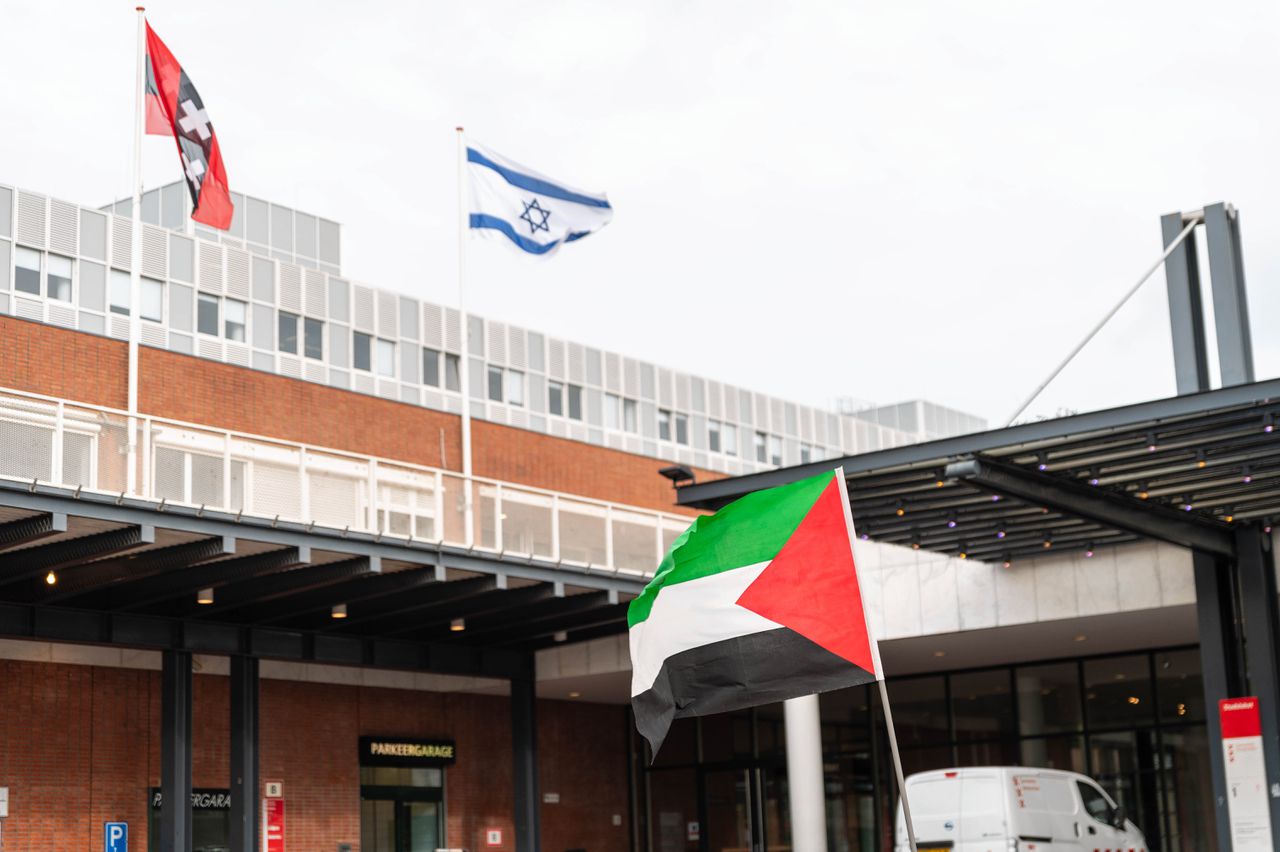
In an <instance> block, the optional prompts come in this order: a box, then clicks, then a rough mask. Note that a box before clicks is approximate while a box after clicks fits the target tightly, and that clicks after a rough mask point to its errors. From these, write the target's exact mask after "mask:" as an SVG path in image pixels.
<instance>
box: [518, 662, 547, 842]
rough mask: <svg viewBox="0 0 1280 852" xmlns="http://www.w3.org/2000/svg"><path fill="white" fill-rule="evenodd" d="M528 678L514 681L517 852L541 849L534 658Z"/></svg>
mask: <svg viewBox="0 0 1280 852" xmlns="http://www.w3.org/2000/svg"><path fill="white" fill-rule="evenodd" d="M529 668H530V674H529V677H528V678H520V679H513V680H512V681H511V747H512V752H513V758H514V762H513V764H512V768H513V770H514V771H513V773H512V778H513V783H512V791H511V792H512V797H513V799H514V800H515V801H514V805H515V835H516V836H515V852H539V849H540V848H541V840H540V831H539V828H538V808H539V805H540V797H539V794H538V719H537V716H536V714H535V704H536V703H537V695H536V694H535V692H534V681H533V674H532V668H533V663H532V661H531V662H530V664H529Z"/></svg>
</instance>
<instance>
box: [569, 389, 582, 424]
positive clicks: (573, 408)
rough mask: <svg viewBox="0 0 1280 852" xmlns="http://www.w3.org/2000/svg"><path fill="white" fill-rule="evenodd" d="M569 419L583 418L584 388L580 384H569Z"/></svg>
mask: <svg viewBox="0 0 1280 852" xmlns="http://www.w3.org/2000/svg"><path fill="white" fill-rule="evenodd" d="M569 419H570V420H581V419H582V388H581V387H579V386H578V385H569Z"/></svg>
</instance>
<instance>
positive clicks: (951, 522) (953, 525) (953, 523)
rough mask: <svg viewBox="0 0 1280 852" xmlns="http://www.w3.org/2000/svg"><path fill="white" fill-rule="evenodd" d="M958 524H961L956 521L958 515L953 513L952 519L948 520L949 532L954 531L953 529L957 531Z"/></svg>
mask: <svg viewBox="0 0 1280 852" xmlns="http://www.w3.org/2000/svg"><path fill="white" fill-rule="evenodd" d="M958 523H960V522H959V521H958V520H956V513H955V512H952V513H951V515H950V517H948V518H947V529H949V530H953V529H955V528H956V524H958Z"/></svg>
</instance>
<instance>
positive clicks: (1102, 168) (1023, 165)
mask: <svg viewBox="0 0 1280 852" xmlns="http://www.w3.org/2000/svg"><path fill="white" fill-rule="evenodd" d="M133 5H134V4H133V3H128V2H104V0H92V2H88V0H86V2H76V3H71V2H56V3H55V2H14V0H9V2H7V3H6V4H5V11H4V17H5V26H4V29H5V32H6V35H5V37H4V38H3V41H2V42H0V44H3V49H0V74H2V75H3V76H4V78H5V79H6V84H5V85H4V86H0V114H3V115H4V116H5V120H4V127H5V132H4V133H0V182H5V183H13V184H16V185H19V186H22V187H25V188H29V189H33V190H37V191H41V192H47V193H50V194H52V195H55V196H58V197H62V198H66V199H68V200H72V201H77V202H80V203H85V204H94V205H96V204H99V203H104V202H106V201H108V200H110V199H112V198H115V197H119V196H123V195H127V194H128V192H129V180H130V152H131V138H132V137H131V132H132V131H131V121H132V114H133V92H132V85H133V74H134V50H135V47H134V45H135V41H134V16H133V11H132V10H133ZM148 14H149V18H150V20H151V23H152V26H153V27H154V28H155V29H156V31H157V32H158V33H159V35H160V36H161V38H163V39H164V40H165V41H166V42H167V43H168V45H169V47H170V49H171V50H173V52H174V54H175V55H176V56H177V57H178V60H179V61H180V62H181V63H182V64H183V66H184V67H185V69H186V70H187V72H188V74H189V75H190V76H191V78H192V80H193V82H194V83H195V85H196V86H197V88H198V89H199V91H200V94H201V96H202V97H203V99H204V102H205V105H206V107H207V108H208V110H209V114H210V116H211V117H212V119H213V121H214V124H215V126H216V128H217V131H218V135H219V140H220V142H221V145H222V151H223V156H224V159H225V161H226V164H227V170H228V174H229V176H230V182H231V186H232V188H233V189H235V190H239V191H243V192H246V193H249V194H252V195H257V196H261V197H264V198H267V199H270V200H275V201H279V202H281V203H285V204H292V205H295V206H297V207H299V208H301V209H304V210H307V211H309V212H314V213H317V214H320V215H323V216H326V217H329V218H333V219H336V220H337V221H339V222H341V223H342V225H343V246H342V249H343V267H344V272H346V273H347V274H349V275H350V276H352V277H353V278H355V279H357V280H360V281H363V282H366V283H369V284H373V285H376V286H380V287H388V288H393V289H396V290H400V291H403V292H406V293H412V294H414V295H417V296H420V297H422V298H424V299H429V300H433V301H436V302H441V303H445V304H450V305H452V304H456V301H457V231H456V228H457V224H456V222H457V192H456V187H457V183H456V181H457V160H456V153H455V145H456V141H455V135H456V134H455V133H454V129H453V128H454V127H455V125H458V124H464V125H465V126H466V127H467V129H468V132H469V133H470V134H471V135H472V136H473V137H474V138H475V139H476V140H478V141H480V142H483V143H484V144H486V145H488V146H489V147H491V148H493V149H494V150H496V151H499V152H500V153H502V154H504V155H505V156H507V157H509V158H511V159H514V160H516V161H518V162H522V163H525V164H527V165H528V166H530V167H532V168H535V169H537V170H539V171H542V172H544V173H546V174H549V175H552V176H554V177H556V178H559V179H561V180H563V181H565V182H567V183H569V184H571V185H574V186H578V187H580V188H583V189H588V190H603V191H607V192H608V193H609V197H610V200H611V201H612V202H613V205H614V208H615V211H616V213H615V217H614V221H613V223H612V224H611V225H609V226H608V227H607V228H606V229H605V230H604V231H602V232H601V233H599V234H597V235H594V236H592V237H591V238H589V239H587V240H583V241H580V242H578V243H575V244H573V245H571V246H568V247H566V249H565V250H564V251H563V252H561V253H559V254H558V255H557V256H555V257H553V258H551V259H550V260H546V261H537V260H532V259H530V258H526V257H523V256H519V255H517V254H516V253H514V252H511V251H508V250H506V249H505V248H503V247H502V246H501V245H499V244H498V243H495V242H487V241H478V242H474V243H472V244H471V246H470V249H469V255H468V257H469V260H468V278H469V284H468V293H469V295H468V300H469V303H470V307H471V308H472V309H473V310H475V311H476V312H478V313H482V314H485V315H487V316H489V317H492V318H496V319H502V320H506V321H509V322H514V323H518V324H521V325H524V326H527V327H529V328H533V329H539V330H543V331H546V332H550V333H554V334H557V335H562V336H565V337H568V338H571V339H574V340H580V341H584V342H587V343H591V344H595V345H598V346H601V347H605V348H609V349H613V350H616V351H620V352H623V353H626V354H629V355H634V356H638V357H641V358H645V359H650V360H654V361H657V362H659V363H664V364H668V365H671V366H674V367H678V368H681V369H686V370H689V371H692V372H695V373H698V374H702V375H706V376H710V377H713V378H719V379H723V380H725V381H729V382H733V383H737V384H739V385H742V386H745V387H748V388H751V389H755V390H761V391H766V392H769V393H772V394H776V395H780V396H784V397H788V398H791V399H795V400H798V401H803V402H808V403H814V404H820V405H831V404H832V402H833V400H834V399H835V398H836V397H838V396H853V397H856V398H858V399H861V400H867V401H873V402H877V403H888V402H895V401H898V400H901V399H907V398H915V397H924V398H927V399H932V400H936V401H938V402H942V403H945V404H948V405H952V406H955V407H957V408H960V409H963V410H966V411H971V412H974V413H976V414H979V415H982V416H984V417H987V418H989V419H990V420H992V421H993V423H995V422H997V421H1000V422H1002V421H1003V420H1004V418H1005V417H1007V416H1008V414H1009V413H1010V412H1011V410H1012V409H1013V408H1014V407H1016V405H1017V404H1018V403H1019V402H1020V401H1021V398H1022V397H1023V396H1025V395H1026V394H1027V393H1028V392H1029V391H1030V390H1031V389H1032V388H1033V387H1034V386H1035V385H1036V383H1037V382H1038V381H1040V380H1041V379H1042V378H1043V377H1044V376H1045V375H1046V374H1047V373H1048V371H1049V370H1050V369H1051V368H1052V367H1053V365H1054V364H1055V363H1056V362H1057V361H1058V360H1059V359H1060V358H1061V357H1062V356H1063V355H1064V354H1065V353H1066V351H1067V350H1069V349H1070V347H1071V346H1072V345H1073V344H1074V343H1075V342H1076V341H1077V340H1078V339H1079V338H1080V337H1081V336H1082V335H1083V334H1084V333H1085V331H1087V329H1088V328H1089V326H1090V325H1091V324H1092V323H1093V322H1094V321H1095V320H1096V319H1097V318H1099V317H1100V316H1101V315H1102V314H1103V313H1104V312H1105V311H1106V310H1107V308H1108V307H1110V305H1111V304H1112V303H1113V302H1114V301H1115V300H1116V299H1117V298H1118V297H1119V296H1120V295H1121V294H1122V293H1123V292H1124V291H1125V290H1126V289H1127V288H1128V287H1129V286H1130V285H1131V284H1132V283H1133V282H1134V281H1135V280H1136V278H1137V276H1138V275H1139V274H1140V273H1141V271H1142V270H1143V269H1144V268H1145V267H1147V266H1148V265H1149V264H1150V263H1151V262H1152V261H1153V260H1154V259H1155V258H1156V257H1157V256H1158V255H1159V253H1160V250H1161V244H1160V237H1159V222H1158V219H1159V216H1160V214H1162V213H1165V212H1168V211H1170V210H1176V209H1193V208H1196V207H1199V206H1201V205H1203V204H1206V203H1211V202H1214V201H1219V200H1227V201H1230V202H1232V203H1234V204H1235V205H1236V206H1237V207H1238V208H1239V209H1240V211H1241V215H1242V229H1243V235H1244V258H1245V268H1246V274H1247V280H1248V283H1249V295H1250V299H1251V305H1250V308H1251V310H1252V320H1253V338H1254V343H1255V346H1256V347H1257V364H1258V372H1259V377H1260V378H1263V377H1272V376H1275V375H1277V374H1280V335H1277V334H1275V333H1274V332H1273V331H1272V329H1274V328H1276V326H1277V324H1278V323H1280V292H1278V291H1277V287H1276V286H1275V282H1276V280H1277V277H1278V275H1280V248H1278V247H1277V244H1276V241H1275V239H1273V235H1274V234H1276V233H1277V232H1278V231H1280V194H1277V191H1276V189H1277V177H1278V176H1280V167H1277V159H1278V158H1280V144H1278V143H1280V109H1278V108H1277V94H1276V92H1277V82H1278V81H1280V51H1278V50H1277V49H1276V45H1277V44H1280V7H1277V5H1276V4H1275V3H1274V2H1270V3H1263V2H1258V3H1234V2H1233V3H1227V2H1219V3H1214V4H1211V5H1209V6H1206V5H1205V4H1203V3H1190V2H1169V0H1162V2H1125V3H1116V2H1114V0H1110V1H1109V2H1077V3H1072V4H1069V5H1063V4H1060V3H1058V4H1031V3H1026V2H991V0H984V2H982V3H976V4H975V3H967V4H961V3H947V4H943V3H862V2H849V0H843V1H842V2H794V3H778V2H743V0H734V1H733V2H688V0H685V2H636V3H627V4H623V3H605V2H599V0H595V2H587V0H582V2H576V1H575V2H556V0H541V2H528V0H524V2H465V3H464V2H454V3H444V2H430V3H426V2H392V0H384V2H379V3H330V2H292V3H285V2H263V0H255V2H242V0H220V2H217V3H209V2H193V0H181V1H180V0H158V2H152V3H151V5H150V7H149V12H148ZM144 161H145V175H146V179H147V182H148V184H149V185H154V184H159V183H162V182H168V181H171V180H175V179H177V178H178V177H179V170H178V163H177V158H176V155H175V153H174V149H173V143H172V141H170V140H165V139H161V138H159V137H149V138H148V140H147V142H146V147H145V149H144ZM1205 269H1206V270H1207V266H1206V267H1205ZM1173 390H1174V386H1173V372H1172V359H1171V355H1170V343H1169V333H1168V319H1167V313H1166V303H1165V296H1164V279H1163V275H1162V274H1160V273H1158V274H1157V275H1156V276H1154V277H1153V278H1152V280H1151V281H1150V282H1149V283H1148V285H1147V287H1146V288H1144V290H1143V291H1142V292H1141V293H1140V294H1139V296H1138V297H1137V298H1136V299H1135V300H1134V301H1133V302H1132V303H1131V304H1130V305H1129V306H1128V307H1126V308H1125V310H1124V311H1123V312H1122V313H1121V314H1120V315H1118V316H1117V317H1116V319H1115V320H1114V321H1113V323H1112V324H1111V325H1110V326H1109V327H1108V328H1107V329H1106V330H1105V331H1104V332H1103V333H1102V334H1101V335H1100V336H1099V337H1098V338H1097V339H1096V340H1095V341H1094V343H1093V344H1091V345H1090V347H1089V348H1088V349H1086V350H1085V352H1084V354H1083V355H1082V356H1081V357H1080V358H1079V359H1078V361H1077V362H1076V363H1074V364H1073V365H1072V366H1071V367H1070V368H1068V370H1067V372H1065V373H1064V374H1063V376H1062V377H1061V378H1060V379H1058V381H1056V382H1055V383H1054V384H1053V385H1051V386H1050V388H1049V391H1048V392H1046V393H1045V395H1044V396H1043V397H1042V398H1041V399H1040V400H1039V401H1038V402H1037V404H1036V405H1035V406H1034V407H1033V408H1032V409H1031V413H1032V414H1052V413H1053V412H1055V411H1056V410H1058V409H1060V408H1071V409H1077V410H1087V409H1094V408H1100V407H1106V406H1110V405H1115V404H1120V403H1123V402H1128V401H1135V400H1138V399H1150V398H1155V397H1161V396H1167V395H1171V394H1172V393H1173Z"/></svg>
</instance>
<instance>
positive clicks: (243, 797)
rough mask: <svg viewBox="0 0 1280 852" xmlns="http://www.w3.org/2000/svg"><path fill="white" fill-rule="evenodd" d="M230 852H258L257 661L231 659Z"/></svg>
mask: <svg viewBox="0 0 1280 852" xmlns="http://www.w3.org/2000/svg"><path fill="white" fill-rule="evenodd" d="M231 852H258V660H257V658H256V657H245V656H240V655H236V656H233V657H232V658H231Z"/></svg>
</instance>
